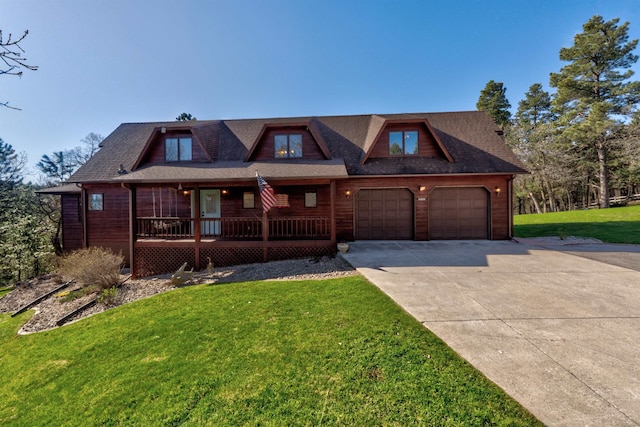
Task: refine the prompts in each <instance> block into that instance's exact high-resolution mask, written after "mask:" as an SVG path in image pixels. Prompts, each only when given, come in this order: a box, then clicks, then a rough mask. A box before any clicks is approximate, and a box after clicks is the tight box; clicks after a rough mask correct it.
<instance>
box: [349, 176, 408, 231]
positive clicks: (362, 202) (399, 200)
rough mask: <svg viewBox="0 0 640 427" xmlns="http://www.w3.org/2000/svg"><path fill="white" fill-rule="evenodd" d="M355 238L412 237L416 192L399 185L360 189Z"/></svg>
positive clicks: (357, 199) (357, 198) (357, 197)
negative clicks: (414, 196) (386, 187)
mask: <svg viewBox="0 0 640 427" xmlns="http://www.w3.org/2000/svg"><path fill="white" fill-rule="evenodd" d="M356 239H360V240H407V239H413V194H412V193H411V192H410V191H409V190H407V189H397V188H396V189H385V190H360V191H358V193H357V196H356Z"/></svg>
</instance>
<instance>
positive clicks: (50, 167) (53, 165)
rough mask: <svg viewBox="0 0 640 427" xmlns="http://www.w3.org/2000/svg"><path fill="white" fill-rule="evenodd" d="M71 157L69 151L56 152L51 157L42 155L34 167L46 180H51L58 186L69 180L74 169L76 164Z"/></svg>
mask: <svg viewBox="0 0 640 427" xmlns="http://www.w3.org/2000/svg"><path fill="white" fill-rule="evenodd" d="M73 157H74V156H73V155H72V153H71V152H70V151H56V152H54V153H53V155H52V157H49V156H48V155H46V154H45V155H43V156H42V159H41V160H40V161H39V162H38V163H37V164H36V166H37V167H38V169H40V171H42V173H44V174H45V175H46V176H47V177H48V178H50V179H52V180H53V181H54V183H55V184H59V183H61V182H64V181H65V180H66V179H67V178H69V177H70V176H71V174H72V173H73V171H74V170H75V169H76V163H75V162H74V161H73V160H72V158H73Z"/></svg>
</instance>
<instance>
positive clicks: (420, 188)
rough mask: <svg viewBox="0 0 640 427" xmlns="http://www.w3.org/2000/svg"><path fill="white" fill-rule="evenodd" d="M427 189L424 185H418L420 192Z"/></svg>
mask: <svg viewBox="0 0 640 427" xmlns="http://www.w3.org/2000/svg"><path fill="white" fill-rule="evenodd" d="M426 189H427V186H426V185H421V186H420V187H418V190H420V192H421V193H422V192H424V191H425V190H426Z"/></svg>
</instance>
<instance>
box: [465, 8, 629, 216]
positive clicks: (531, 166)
mask: <svg viewBox="0 0 640 427" xmlns="http://www.w3.org/2000/svg"><path fill="white" fill-rule="evenodd" d="M619 22H620V20H619V19H617V18H616V19H612V20H609V21H605V20H604V19H603V18H602V17H601V16H598V15H596V16H594V17H592V18H591V19H590V20H589V21H588V22H587V23H585V24H584V25H583V31H582V33H579V34H576V36H575V37H574V41H573V45H572V46H570V47H563V48H561V49H560V54H559V56H560V60H561V61H564V62H566V65H565V66H563V67H562V68H561V69H560V70H559V71H558V72H552V73H550V75H549V86H550V87H551V88H554V89H555V92H554V93H549V92H547V91H545V90H544V88H543V85H542V84H541V83H534V84H532V85H531V86H530V87H529V90H528V91H527V93H525V95H524V98H523V99H522V100H521V101H520V102H519V103H518V108H517V112H516V114H515V115H514V116H512V115H511V112H510V111H509V109H510V108H511V104H510V103H509V101H508V99H507V97H506V88H505V87H504V85H503V83H500V82H495V81H493V80H491V81H489V82H488V83H487V85H486V86H485V88H484V89H483V90H482V91H481V92H480V97H479V99H478V102H477V104H476V108H478V109H479V110H482V111H486V112H487V113H488V114H489V115H490V116H491V117H492V118H493V119H494V121H495V122H496V123H497V124H499V125H500V126H502V127H503V129H504V134H505V140H506V142H507V143H508V144H509V146H510V147H511V148H512V149H513V150H514V152H515V153H516V155H518V157H519V158H520V159H521V160H522V161H523V162H524V163H525V165H526V166H527V168H528V170H529V171H530V174H529V175H520V176H518V177H517V178H516V179H515V181H514V197H515V204H514V209H515V210H516V212H517V213H532V212H535V213H541V212H549V211H559V210H571V209H579V208H588V207H592V206H598V207H600V208H608V207H610V206H611V200H612V198H615V199H613V200H615V201H616V202H619V201H620V200H629V199H630V198H632V196H634V195H636V197H637V195H638V194H639V193H640V161H639V158H638V157H639V156H638V155H639V154H640V113H639V112H638V105H639V103H640V82H638V81H635V80H632V77H633V74H634V73H633V70H631V67H632V66H633V64H634V63H636V61H637V60H638V56H637V55H635V54H634V53H633V52H634V50H635V48H636V46H637V44H638V40H631V41H630V40H629V35H628V31H629V23H628V22H625V23H623V24H619ZM620 196H622V197H620Z"/></svg>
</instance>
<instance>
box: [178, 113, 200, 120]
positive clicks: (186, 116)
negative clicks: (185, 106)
mask: <svg viewBox="0 0 640 427" xmlns="http://www.w3.org/2000/svg"><path fill="white" fill-rule="evenodd" d="M191 120H198V119H196V118H195V117H193V116H192V115H191V113H182V114H180V115H179V116H178V117H176V121H178V122H188V121H191Z"/></svg>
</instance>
